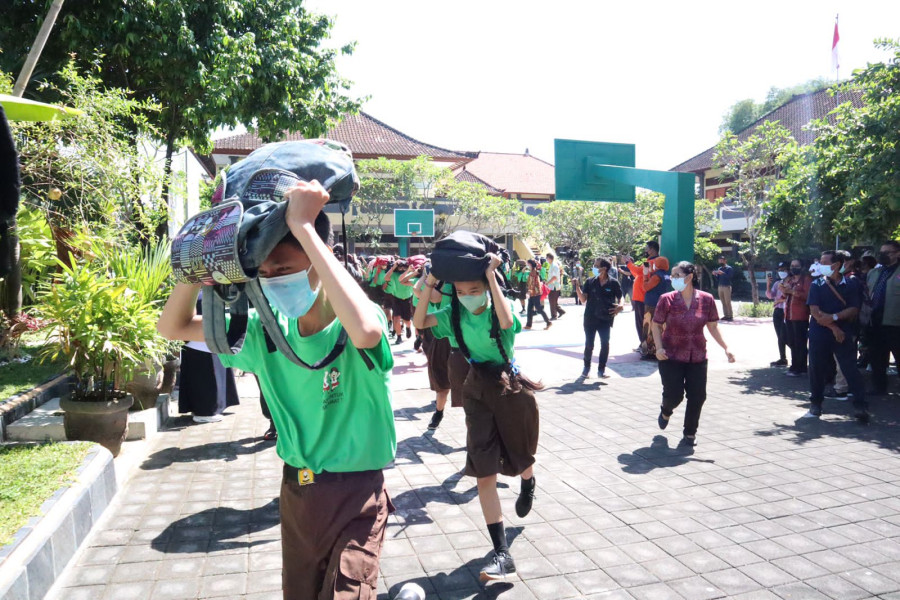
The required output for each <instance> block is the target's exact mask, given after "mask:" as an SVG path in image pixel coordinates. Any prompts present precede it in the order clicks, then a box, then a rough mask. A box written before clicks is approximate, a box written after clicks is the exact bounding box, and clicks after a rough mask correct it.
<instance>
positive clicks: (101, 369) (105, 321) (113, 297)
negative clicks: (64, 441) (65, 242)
mask: <svg viewBox="0 0 900 600" xmlns="http://www.w3.org/2000/svg"><path fill="white" fill-rule="evenodd" d="M69 262H70V263H71V266H68V265H66V264H65V263H64V262H63V261H60V274H59V276H58V277H57V279H56V280H55V281H52V282H48V283H46V284H45V285H44V286H43V288H42V292H41V294H40V303H39V309H38V310H39V314H40V316H41V317H42V318H44V319H47V320H49V321H52V322H53V323H55V324H56V328H57V332H56V337H55V338H54V339H52V340H51V341H50V344H48V346H47V349H46V350H45V357H46V358H50V359H56V358H58V357H63V358H64V359H65V360H66V361H67V362H68V367H69V370H70V371H71V374H72V376H73V379H74V382H73V383H72V386H71V393H70V395H69V397H68V398H64V399H63V400H61V402H60V407H61V408H62V409H63V410H64V412H65V416H64V425H65V430H66V437H67V438H68V439H70V440H87V441H94V442H97V443H99V444H101V445H103V446H105V447H106V448H108V449H109V450H110V452H112V454H113V456H115V455H117V454H118V452H119V449H120V447H121V445H122V441H123V440H124V439H125V435H126V434H127V430H128V414H127V411H128V409H129V408H130V406H131V404H132V398H131V397H130V396H128V395H127V392H126V389H127V387H126V386H127V384H128V382H129V381H131V380H132V378H133V376H134V374H135V372H136V371H138V370H140V369H141V368H142V367H143V366H144V365H145V363H146V361H148V360H149V361H151V362H153V361H157V362H158V361H160V360H161V359H162V357H163V355H164V353H165V349H166V343H165V340H164V339H163V338H162V337H161V336H160V335H159V333H158V332H157V331H156V322H157V318H158V316H159V310H160V305H159V302H157V301H148V300H147V299H146V298H144V297H142V295H141V294H140V293H137V292H135V291H134V290H132V289H130V288H129V282H128V281H126V280H125V279H124V278H123V277H121V276H119V275H118V274H116V273H115V271H113V270H112V269H111V268H110V264H109V263H108V262H107V261H106V260H103V258H102V257H98V258H94V259H91V260H77V259H75V258H74V257H71V258H70V260H69Z"/></svg>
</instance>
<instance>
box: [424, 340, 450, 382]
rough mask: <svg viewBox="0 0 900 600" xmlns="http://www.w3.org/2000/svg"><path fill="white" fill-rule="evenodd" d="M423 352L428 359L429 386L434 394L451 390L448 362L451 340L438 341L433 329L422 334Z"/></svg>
mask: <svg viewBox="0 0 900 600" xmlns="http://www.w3.org/2000/svg"><path fill="white" fill-rule="evenodd" d="M422 350H424V351H425V358H427V359H428V386H429V387H430V388H431V391H432V392H438V391H441V390H449V389H450V372H449V370H448V365H447V362H448V361H449V360H450V340H449V339H447V338H441V339H438V338H436V337H434V334H433V333H431V329H426V330H425V331H423V332H422Z"/></svg>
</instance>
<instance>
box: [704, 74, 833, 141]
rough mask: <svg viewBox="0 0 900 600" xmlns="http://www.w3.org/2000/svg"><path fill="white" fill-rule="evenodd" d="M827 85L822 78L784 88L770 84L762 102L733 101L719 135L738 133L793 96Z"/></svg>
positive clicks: (723, 119) (816, 90) (723, 118)
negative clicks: (728, 132) (727, 132)
mask: <svg viewBox="0 0 900 600" xmlns="http://www.w3.org/2000/svg"><path fill="white" fill-rule="evenodd" d="M829 85H831V83H830V82H829V81H828V80H826V79H823V78H819V79H810V80H809V81H807V82H805V83H801V84H798V85H794V86H791V87H786V88H779V87H775V86H772V87H771V88H769V92H768V93H767V94H766V99H765V101H764V102H762V103H757V102H755V101H754V100H752V99H750V98H747V99H745V100H740V101H738V102H735V103H734V104H732V105H731V107H730V108H729V109H728V111H727V112H726V113H725V115H724V116H723V117H722V124H721V125H719V135H722V134H724V133H725V132H726V131H730V132H731V133H740V132H741V131H743V130H744V129H746V128H747V127H749V126H750V125H752V124H753V123H754V122H756V121H757V120H758V119H759V118H760V117H762V116H764V115H767V114H768V113H770V112H772V111H773V110H775V109H776V108H779V107H780V106H783V105H784V104H786V103H788V102H789V101H790V100H791V99H792V98H793V97H794V96H796V95H798V94H809V93H811V92H818V91H819V90H822V89H825V88H826V87H828V86H829Z"/></svg>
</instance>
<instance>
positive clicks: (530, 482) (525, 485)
mask: <svg viewBox="0 0 900 600" xmlns="http://www.w3.org/2000/svg"><path fill="white" fill-rule="evenodd" d="M535 483H536V482H535V478H534V475H532V476H531V479H523V480H522V491H523V492H529V491H531V490H533V489H534V486H535Z"/></svg>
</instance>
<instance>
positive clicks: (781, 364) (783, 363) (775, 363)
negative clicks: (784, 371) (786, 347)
mask: <svg viewBox="0 0 900 600" xmlns="http://www.w3.org/2000/svg"><path fill="white" fill-rule="evenodd" d="M787 364H788V363H787V360H785V359H783V358H779V359H778V360H773V361H772V362H770V363H769V366H770V367H786V366H787Z"/></svg>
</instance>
